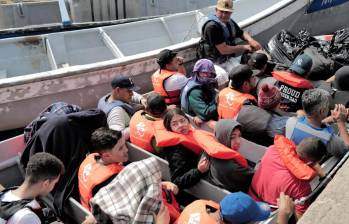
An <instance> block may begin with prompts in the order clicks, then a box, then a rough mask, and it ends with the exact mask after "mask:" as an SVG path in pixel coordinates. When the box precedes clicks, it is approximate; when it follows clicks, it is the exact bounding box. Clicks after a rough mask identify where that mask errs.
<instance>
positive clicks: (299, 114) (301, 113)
mask: <svg viewBox="0 0 349 224" xmlns="http://www.w3.org/2000/svg"><path fill="white" fill-rule="evenodd" d="M296 115H297V117H304V116H305V115H306V114H305V111H304V110H297V111H296Z"/></svg>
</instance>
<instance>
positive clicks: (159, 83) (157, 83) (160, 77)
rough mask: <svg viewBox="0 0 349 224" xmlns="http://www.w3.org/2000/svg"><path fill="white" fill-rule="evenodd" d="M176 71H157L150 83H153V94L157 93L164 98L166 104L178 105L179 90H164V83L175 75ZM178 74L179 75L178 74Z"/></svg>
mask: <svg viewBox="0 0 349 224" xmlns="http://www.w3.org/2000/svg"><path fill="white" fill-rule="evenodd" d="M176 73H177V72H176V71H169V70H166V69H159V70H157V71H156V72H155V73H154V74H153V75H152V76H151V81H152V83H153V88H154V92H157V93H159V94H160V95H161V96H163V97H165V102H166V104H179V101H180V100H179V97H180V93H181V90H180V89H179V90H178V91H171V92H167V91H166V90H165V81H166V79H168V78H170V77H171V76H172V75H174V74H176ZM178 74H180V73H178Z"/></svg>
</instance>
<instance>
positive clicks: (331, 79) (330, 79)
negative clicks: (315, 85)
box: [326, 75, 336, 82]
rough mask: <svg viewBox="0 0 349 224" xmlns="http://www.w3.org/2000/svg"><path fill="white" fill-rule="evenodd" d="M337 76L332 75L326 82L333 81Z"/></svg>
mask: <svg viewBox="0 0 349 224" xmlns="http://www.w3.org/2000/svg"><path fill="white" fill-rule="evenodd" d="M335 78H336V76H335V75H332V76H331V77H330V78H328V79H327V80H326V82H333V81H334V80H335Z"/></svg>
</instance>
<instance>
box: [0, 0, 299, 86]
mask: <svg viewBox="0 0 349 224" xmlns="http://www.w3.org/2000/svg"><path fill="white" fill-rule="evenodd" d="M293 2H296V0H283V1H280V2H278V3H276V4H274V5H272V6H270V7H269V8H267V9H265V10H263V11H262V12H260V13H257V14H256V15H254V16H252V17H250V18H247V19H245V20H243V21H241V22H239V23H238V24H239V25H240V26H241V28H245V27H247V26H250V25H252V24H254V23H257V22H260V20H261V19H263V18H266V17H267V16H268V15H271V14H272V13H275V12H277V11H279V10H281V9H283V8H284V7H286V6H288V5H289V4H291V3H293ZM272 10H273V11H272ZM193 12H200V10H195V11H191V12H184V13H177V14H174V15H169V16H165V17H166V18H171V17H175V16H178V15H185V14H190V13H193ZM158 19H159V18H154V19H150V20H143V21H138V22H137V23H144V22H147V21H156V20H158ZM125 25H127V24H120V25H118V26H125ZM114 26H115V25H114ZM108 27H109V26H107V27H106V28H107V29H108ZM111 27H112V26H111ZM92 29H95V28H92ZM107 29H106V30H107ZM82 31H83V32H88V30H82ZM70 32H77V31H68V32H67V33H70ZM49 35H52V34H44V35H34V36H28V37H35V38H41V39H44V38H48V37H49ZM28 37H19V38H28ZM16 39H17V38H16ZM199 40H200V37H197V38H192V39H190V40H188V41H184V42H181V43H178V44H174V45H169V46H167V47H163V48H159V49H154V50H151V51H147V52H143V53H138V54H135V55H130V56H125V57H122V58H115V59H111V60H106V61H102V62H95V63H89V64H85V65H74V66H69V67H66V68H59V69H56V70H49V71H44V72H39V73H33V74H27V75H20V76H15V77H10V78H5V79H0V88H7V87H13V86H16V85H23V84H28V83H32V82H40V81H44V80H49V79H54V78H63V77H70V76H73V75H75V74H81V73H87V72H94V71H99V70H104V69H109V68H113V67H120V66H126V65H129V64H133V63H137V62H141V61H146V60H150V59H155V58H156V56H157V54H158V52H159V51H160V50H161V49H164V48H168V49H172V50H176V51H182V50H186V49H189V48H193V47H196V45H197V44H198V42H199ZM5 41H6V40H5ZM8 41H10V39H9V40H8Z"/></svg>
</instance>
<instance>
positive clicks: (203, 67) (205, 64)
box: [193, 58, 218, 87]
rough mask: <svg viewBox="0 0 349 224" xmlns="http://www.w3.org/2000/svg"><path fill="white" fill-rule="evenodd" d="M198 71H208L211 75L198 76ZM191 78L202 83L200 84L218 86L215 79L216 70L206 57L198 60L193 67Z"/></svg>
mask: <svg viewBox="0 0 349 224" xmlns="http://www.w3.org/2000/svg"><path fill="white" fill-rule="evenodd" d="M199 72H207V73H210V74H211V76H210V77H205V78H204V77H200V76H199ZM193 73H194V76H193V79H194V80H195V81H196V82H198V83H200V84H202V85H209V86H213V87H217V86H218V82H217V79H216V76H217V75H216V70H215V68H214V65H213V62H212V61H211V60H208V59H205V58H204V59H200V60H198V61H197V62H196V63H195V65H194V68H193Z"/></svg>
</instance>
